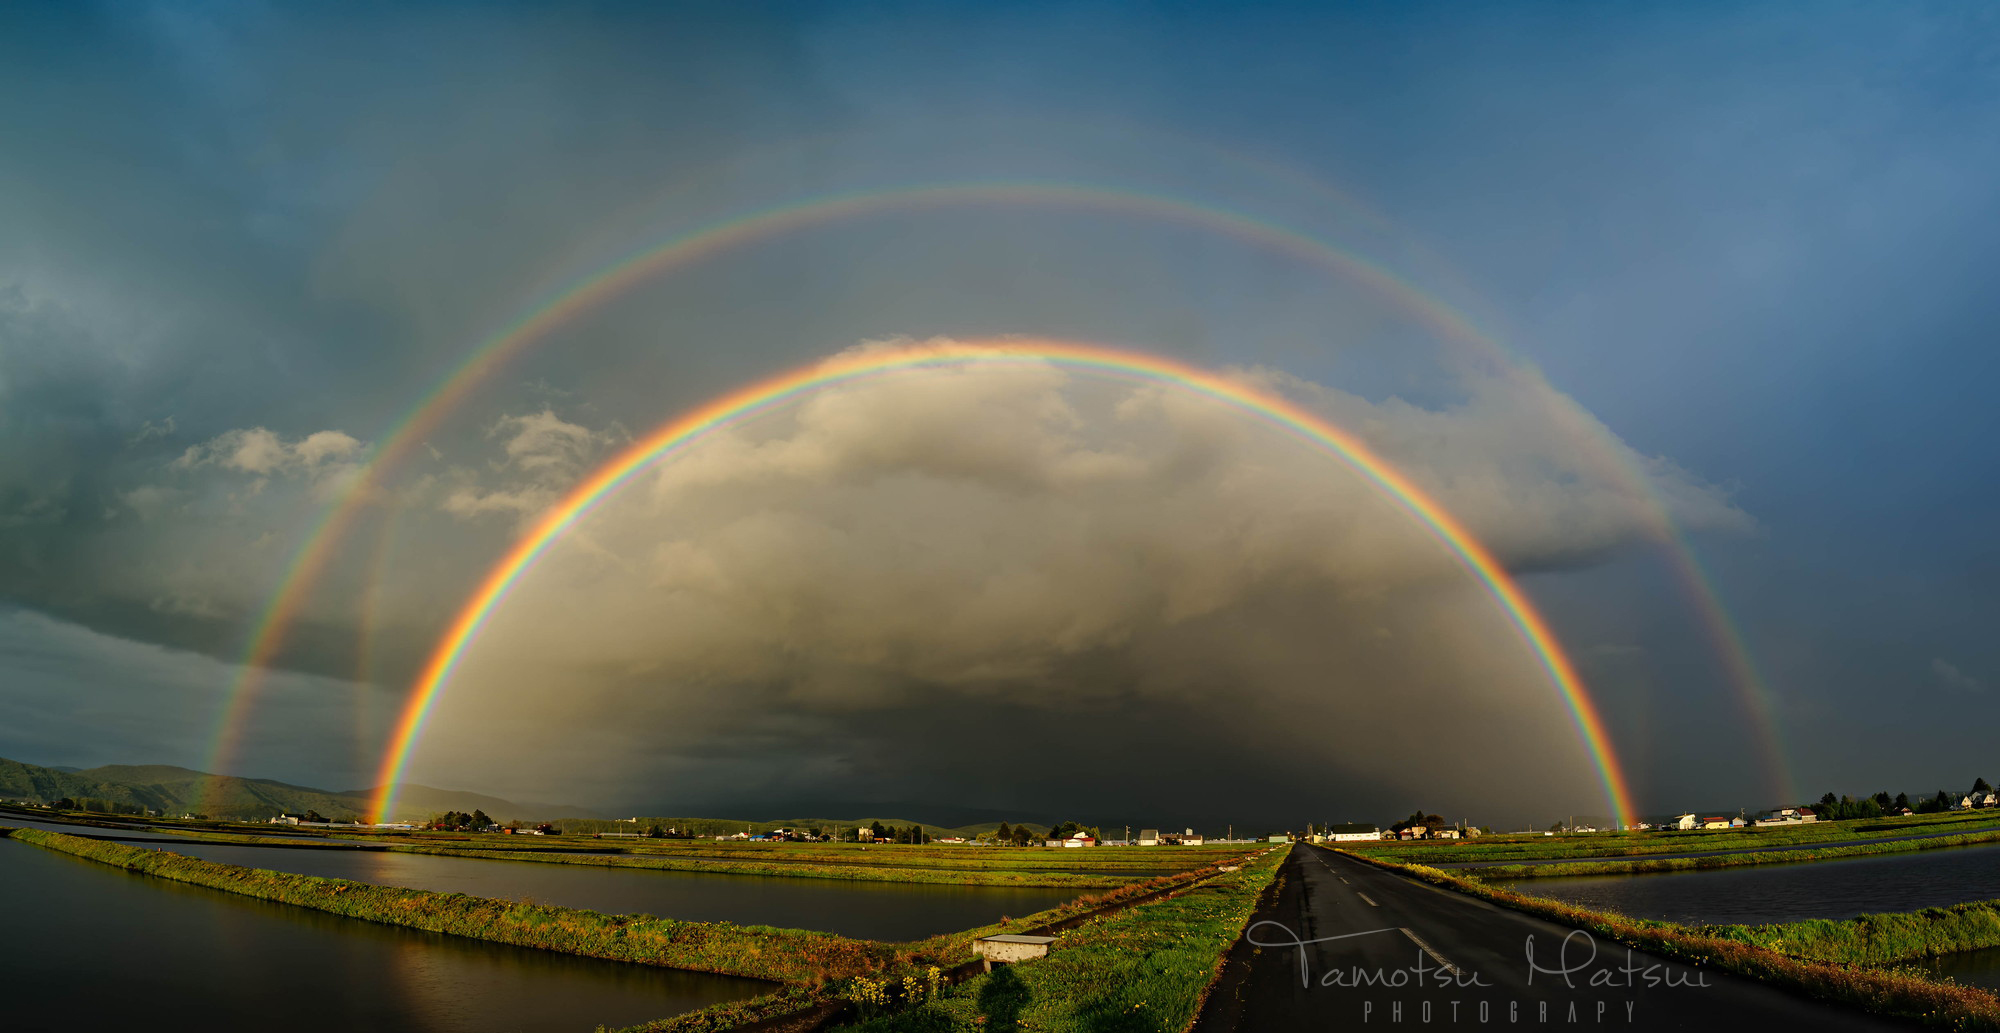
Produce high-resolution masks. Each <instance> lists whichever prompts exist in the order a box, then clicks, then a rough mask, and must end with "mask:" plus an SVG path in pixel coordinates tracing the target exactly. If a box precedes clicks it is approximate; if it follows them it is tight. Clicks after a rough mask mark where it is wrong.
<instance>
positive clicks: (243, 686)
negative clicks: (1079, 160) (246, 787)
mask: <svg viewBox="0 0 2000 1033" xmlns="http://www.w3.org/2000/svg"><path fill="white" fill-rule="evenodd" d="M964 205H973V206H977V205H1029V206H1042V207H1050V206H1054V207H1078V208H1084V209H1087V210H1091V211H1103V212H1109V213H1112V214H1119V215H1127V216H1137V217H1144V218H1155V219H1163V220H1167V221H1170V222H1173V223H1177V224H1181V225H1187V226H1191V227H1195V228H1199V229H1202V230H1204V231H1207V232H1213V233H1218V234H1222V235H1224V236H1228V237H1232V238H1235V239H1239V240H1243V241H1246V242H1249V243H1251V244H1253V245H1255V246H1257V247H1260V248H1264V249H1268V250H1271V251H1275V252H1278V253H1282V254H1286V255H1289V256H1291V257H1292V258H1294V259H1297V260H1300V261H1303V262H1306V263H1308V264H1311V265H1314V266H1318V267H1321V268H1325V269H1328V270H1330V271H1332V272H1334V273H1336V274H1338V275H1340V276H1343V277H1347V278H1351V279H1353V280H1355V281H1358V282H1360V283H1363V284H1365V285H1367V286H1369V287H1370V288H1372V289H1374V290H1375V291H1377V292H1378V293H1379V294H1381V295H1382V296H1384V297H1386V298H1388V299H1390V300H1392V301H1393V302H1395V303H1396V304H1397V305H1398V306H1400V307H1401V308H1402V309H1403V310H1404V311H1406V312H1408V313H1409V314H1411V315H1413V316H1414V317H1416V318H1417V319H1418V320H1420V321H1422V322H1423V323H1425V324H1426V325H1428V326H1429V327H1430V328H1431V329H1432V330H1433V331H1435V332H1436V333H1438V334H1439V335H1440V337H1442V338H1445V339H1449V340H1454V341H1458V342H1461V343H1464V344H1469V345H1472V346H1474V347H1476V348H1479V349H1482V350H1483V351H1484V352H1486V353H1487V354H1488V355H1489V356H1491V357H1492V358H1493V360H1494V361H1495V362H1496V363H1498V364H1501V365H1505V366H1512V368H1514V369H1515V370H1516V371H1517V372H1520V373H1522V374H1523V375H1532V376H1535V377H1537V378H1539V377H1540V374H1539V372H1538V371H1531V370H1527V369H1523V368H1522V367H1521V366H1519V365H1518V364H1516V363H1512V362H1510V361H1509V355H1508V353H1507V351H1506V349H1505V348H1503V347H1502V346H1501V345H1500V344H1499V342H1498V341H1497V340H1495V339H1494V338H1493V337H1491V336H1490V335H1488V334H1486V333H1485V332H1483V331H1482V330H1480V329H1479V328H1478V327H1477V326H1476V325H1474V324H1473V323H1472V322H1471V321H1470V320H1469V319H1467V318H1466V317H1465V316H1464V315H1462V314H1461V313H1459V312H1458V311H1456V310H1454V309H1453V308H1451V307H1450V306H1448V305H1446V304H1444V303H1442V302H1440V301H1439V300H1437V299H1436V298H1433V297H1431V296H1430V295H1428V294H1426V293H1424V292H1423V291H1422V290H1420V289H1418V288H1417V287H1416V286H1414V285H1412V284H1411V283H1409V282H1408V281H1406V280H1404V279H1402V278H1400V277H1399V276H1397V275H1395V274H1394V273H1392V272H1391V271H1389V270H1388V269H1386V268H1385V267H1383V266H1381V265H1380V264H1378V263H1375V262H1372V261H1370V260H1368V259H1366V258H1364V257H1361V256H1359V255H1357V254H1354V253H1352V252H1349V251H1346V250H1343V249H1341V248H1339V247H1337V246H1335V245H1332V244H1329V243H1327V242H1325V241H1323V240H1320V239H1317V238H1315V237H1312V236H1308V235H1305V234H1302V233H1299V232H1297V231H1295V230H1292V229H1288V228H1286V227H1283V226H1278V225H1275V224H1273V223H1270V222H1268V221H1266V220H1263V219H1260V218H1256V217H1252V216H1249V215H1245V214H1242V213H1239V212H1234V211H1230V210H1227V209H1222V208H1216V207H1212V206H1209V205H1204V204H1200V203H1196V202H1193V201H1188V200H1185V199H1181V198H1177V197H1172V196H1166V195H1159V194H1151V193H1145V192H1139V191H1133V190H1129V189H1124V188H1115V187H1105V186H1093V185H1078V184H1063V183H1037V182H1005V181H998V182H973V183H946V184H918V185H904V186H897V187H892V188H888V189H881V190H872V191H864V192H853V193H844V194H833V195H824V196H819V197H812V198H807V199H802V200H799V201H797V202H794V203H789V204H784V205H780V206H775V207H770V208H765V209H760V210H754V211H749V212H743V213H739V214H737V215H734V216H731V217H729V218H727V219H724V220H720V221H716V222H711V223H708V224H705V225H700V226H696V227H694V228H692V229H690V230H688V231H686V232H684V233H681V234H679V235H677V236H675V237H672V238H670V239H668V240H665V241H663V242H660V243H658V244H655V245H652V246H648V247H646V248H644V249H641V250H639V251H636V252H632V253H630V254H627V255H625V256H624V257H622V258H620V259H618V260H617V261H615V262H613V263H611V264H609V265H607V266H604V267H601V268H599V269H598V270H596V271H595V272H593V273H590V274H589V275H587V276H584V277H583V278H581V279H579V280H576V281H573V282H571V283H569V284H567V285H566V286H564V287H562V288H560V289H558V290H556V291H555V292H553V293H551V294H550V295H548V296H546V297H545V299H544V300H543V301H542V302H540V303H538V304H537V305H535V306H534V307H531V308H529V309H527V310H526V311H525V312H523V313H522V314H521V315H520V316H519V317H518V318H516V319H515V320H514V321H512V322H510V323H508V324H506V325H505V326H503V327H501V328H499V329H498V331H497V332H495V333H494V334H492V335H491V336H489V337H487V338H485V339H484V340H482V341H480V342H479V343H478V345H476V346H475V347H474V348H473V349H472V350H471V351H470V353H469V354H468V355H467V356H466V357H465V359H464V360H463V361H461V362H460V363H459V364H457V365H456V366H454V367H452V368H450V369H449V370H448V371H447V372H446V374H445V376H444V377H443V378H442V379H441V380H440V381H439V382H438V383H437V384H436V385H435V386H434V387H433V388H432V389H431V390H430V392H429V393H427V394H425V395H424V396H422V397H421V398H420V399H419V400H418V401H417V403H416V404H415V405H414V406H413V407H412V408H411V409H410V410H409V411H408V412H407V413H405V414H404V416H403V417H402V418H401V419H400V420H398V421H397V422H396V423H394V424H392V425H391V426H390V427H389V428H388V429H387V430H386V431H385V433H384V434H382V435H381V436H380V437H379V438H378V439H377V440H378V444H377V445H376V446H375V447H374V448H372V449H371V450H370V453H369V455H368V457H367V462H366V464H365V466H364V467H363V469H362V471H361V473H360V475H359V476H357V477H355V478H354V479H353V480H352V481H350V482H349V484H348V486H347V487H346V488H345V489H343V490H342V491H341V493H340V494H339V495H338V496H337V497H336V499H335V500H334V502H333V503H332V504H331V505H330V506H328V507H327V509H326V510H325V511H324V512H323V514H322V516H321V517H320V519H319V520H318V521H317V523H315V524H313V525H311V526H310V527H309V528H308V529H307V532H306V534H305V535H304V538H303V540H302V544H301V545H300V547H299V549H298V551H297V552H296V553H295V554H294V555H293V558H292V560H291V562H290V563H289V564H288V566H287V567H286V568H285V570H284V571H283V573H282V574H281V576H280V578H279V580H278V583H277V585H276V587H275V590H274V591H273V593H272V596H271V598H270V600H269V602H268V603H267V604H266V606H265V608H264V609H263V611H262V612H261V613H260V614H259V615H258V617H257V619H256V620H255V621H254V622H253V624H252V626H251V629H250V632H249V634H248V636H247V638H246V644H245V649H244V654H243V658H242V662H241V665H240V667H239V674H238V676H237V678H236V682H235V684H234V685H233V686H232V687H231V690H230V692H229V694H228V696H227V697H226V699H225V703H224V707H223V711H222V713H221V715H220V717H219V720H218V722H217V724H216V728H215V732H214V737H213V739H212V746H211V751H210V756H209V760H208V762H207V764H206V765H205V767H206V768H207V769H208V770H210V771H216V772H225V771H227V770H229V768H230V767H231V766H232V753H233V751H234V750H235V748H236V744H237V743H238V741H239V740H240V738H241V736H242V733H243V730H244V724H245V720H246V717H247V714H248V712H249V708H250V706H251V705H252V703H253V701H254V699H255V697H256V696H257V692H256V690H257V688H258V686H259V684H260V683H261V680H262V678H263V677H264V675H265V672H266V670H267V669H268V668H269V666H270V664H271V661H272V660H273V658H274V657H275V656H276V655H277V653H278V650H279V649H280V648H281V647H282V645H283V644H284V642H285V638H286V635H287V633H288V631H289V629H290V628H291V627H292V626H294V625H295V624H296V622H297V621H298V619H299V616H300V613H301V611H302V609H303V606H304V604H305V602H306V600H307V599H308V598H309V597H310V595H311V592H312V590H313V587H314V586H315V585H317V584H318V583H319V581H320V579H321V577H322V575H323V574H324V573H325V571H326V569H327V565H328V564H329V562H330V561H331V559H332V557H333V556H334V555H335V554H336V551H337V550H336V546H337V545H338V544H339V543H340V542H341V541H342V540H344V539H345V538H346V537H347V536H348V535H349V533H350V532H351V530H352V529H353V526H354V523H355V521H356V520H357V519H358V518H359V515H360V514H361V513H362V512H363V511H364V510H365V508H366V504H367V502H368V500H369V499H370V498H373V497H376V496H377V495H379V494H380V489H381V487H382V485H383V483H384V480H385V478H386V477H387V476H388V475H389V472H390V471H391V470H393V469H395V468H397V467H398V466H399V465H400V464H401V463H402V462H403V461H404V460H405V459H406V458H407V457H408V456H409V455H410V454H411V453H412V452H413V451H415V450H416V449H417V447H418V446H419V445H421V444H422V443H423V442H424V440H425V437H426V436H427V435H428V434H430V433H431V432H432V431H434V430H435V429H437V428H438V427H439V426H440V425H441V424H442V423H443V422H444V420H445V418H446V417H447V416H448V415H450V414H451V413H452V412H453V411H454V410H455V409H456V408H457V407H458V406H459V405H460V403H462V402H463V401H464V400H465V399H466V398H468V397H470V396H471V394H472V392H473V391H474V390H476V389H477V388H478V387H479V386H480V385H481V384H483V383H485V382H486V381H487V380H488V379H490V378H491V376H492V375H493V374H494V373H495V372H497V371H498V370H499V369H501V368H502V367H503V366H504V365H505V364H506V363H507V362H508V361H510V360H511V359H513V358H514V357H515V356H517V355H519V354H520V353H521V352H523V351H524V350H526V349H528V348H529V347H531V346H533V345H534V344H535V343H536V342H538V341H541V340H545V339H546V338H547V337H548V336H549V334H551V333H552V332H554V331H555V330H556V329H558V328H560V327H562V326H564V325H566V324H568V323H570V322H572V321H575V320H577V319H579V318H582V317H583V316H585V315H587V314H589V313H591V312H593V311H596V310H598V309H599V308H601V307H602V306H604V305H606V304H608V303H609V302H611V301H612V300H613V299H615V298H617V297H619V296H620V295H622V294H623V293H625V292H626V291H628V290H631V289H632V288H634V287H636V286H637V285H639V284H641V283H644V282H646V281H648V280H650V279H651V278H653V277H656V276H659V275H661V274H663V273H666V272H669V271H672V270H675V269H680V268H685V267H687V266H690V265H693V264H695V263H698V262H701V261H704V260H707V259H709V258H711V257H715V256H719V255H722V254H725V253H727V252H729V251H731V250H734V249H737V248H742V247H747V246H750V245H753V244H756V243H759V242H762V241H766V240H769V239H771V238H774V237H777V236H779V235H782V234H786V233H791V232H798V231H802V230H806V229H810V228H813V227H816V226H820V225H826V224H830V223H835V222H838V221H841V220H844V219H849V218H856V217H861V216H866V215H870V214H875V213H889V212H898V211H905V210H924V209H930V208H942V207H950V206H964ZM1550 397H1551V398H1552V399H1556V400H1558V408H1559V409H1560V410H1561V411H1560V412H1559V413H1558V415H1559V416H1560V417H1562V418H1563V419H1564V420H1565V421H1566V422H1567V423H1569V424H1570V427H1571V433H1573V434H1574V435H1576V436H1577V437H1578V438H1579V439H1580V440H1583V441H1586V442H1590V443H1593V445H1594V448H1595V450H1596V453H1597V455H1598V456H1599V457H1600V458H1601V459H1603V460H1604V461H1605V462H1606V463H1607V466H1608V468H1609V469H1610V470H1611V471H1612V472H1613V474H1614V476H1617V477H1618V478H1620V479H1623V480H1625V481H1626V482H1627V483H1629V484H1631V485H1632V486H1633V487H1634V489H1635V491H1637V492H1638V493H1639V494H1640V495H1641V496H1642V498H1643V499H1644V501H1645V503H1646V509H1647V513H1648V515H1647V519H1648V521H1649V523H1651V524H1652V526H1653V530H1654V532H1655V534H1656V535H1657V537H1658V539H1659V540H1660V542H1661V543H1662V544H1663V545H1664V546H1665V547H1666V549H1667V551H1668V553H1669V554H1670V555H1671V556H1672V558H1673V560H1674V568H1675V571H1676V573H1677V574H1678V575H1679V580H1680V582H1681V584H1682V585H1683V587H1684V590H1685V591H1686V593H1687V595H1688V597H1689V598H1690V600H1691V601H1692V602H1693V603H1694V604H1695V606H1696V608H1697V609H1698V610H1699V611H1700V612H1701V614H1702V617H1703V619H1704V623H1705V624H1706V626H1707V628H1708V629H1709V633H1710V635H1711V637H1712V638H1713V640H1714V641H1715V643H1716V644H1717V646H1718V648H1719V651H1720V653H1721V654H1722V656H1723V659H1724V661H1725V666H1726V668H1727V670H1728V673H1729V676H1730V678H1731V681H1732V682H1733V683H1734V685H1735V687H1736V689H1737V691H1738V693H1739V695H1741V697H1742V698H1743V699H1744V701H1745V702H1746V704H1747V708H1748V710H1749V713H1750V715H1751V717H1752V719H1753V725H1754V726H1755V727H1756V729H1757V730H1758V731H1759V732H1760V733H1761V737H1762V739H1763V745H1764V751H1763V756H1764V760H1765V761H1766V763H1767V764H1769V765H1770V770H1771V772H1772V781H1773V784H1774V786H1777V787H1779V790H1780V792H1781V793H1782V794H1783V795H1785V796H1786V798H1787V799H1789V798H1790V797H1791V795H1792V790H1791V786H1790V778H1789V764H1788V762H1787V760H1786V752H1787V751H1786V750H1785V747H1784V743H1783V740H1782V737H1781V735H1780V732H1779V728H1778V724H1777V721H1776V719H1775V709H1776V707H1775V702H1774V700H1773V698H1772V694H1771V690H1770V688H1769V686H1768V685H1767V684H1766V683H1765V681H1764V679H1763V678H1762V676H1761V675H1760V674H1759V672H1758V671H1757V669H1756V665H1755V663H1754V660H1752V658H1751V656H1750V654H1749V652H1748V650H1747V648H1745V646H1744V642H1743V636H1742V634H1741V632H1740V631H1739V630H1738V628H1737V626H1736V622H1735V621H1734V620H1733V619H1732V618H1731V616H1730V615H1729V613H1728V611H1727V609H1726V608H1725V607H1724V606H1723V604H1722V601H1721V598H1720V596H1719V594H1718V593H1717V592H1716V591H1715V588H1714V586H1713V585H1712V584H1711V582H1710V579H1709V578H1708V577H1707V575H1706V574H1705V572H1703V571H1702V569H1701V567H1700V563H1699V561H1698V560H1697V559H1696V557H1695V555H1694V553H1693V551H1692V548H1691V546H1690V545H1689V544H1688V542H1687V541H1686V539H1685V537H1684V536H1683V535H1681V534H1680V533H1679V531H1678V530H1677V528H1675V526H1674V524H1673V521H1672V519H1671V517H1670V515H1669V514H1668V513H1667V511H1666V508H1665V505H1664V504H1663V502H1662V501H1661V499H1660V498H1659V497H1658V496H1657V494H1656V493H1655V492H1653V490H1652V489H1651V487H1650V482H1649V481H1648V479H1647V477H1646V475H1645V474H1644V472H1643V471H1640V470H1637V469H1636V468H1634V467H1633V466H1632V465H1631V464H1630V463H1629V462H1628V461H1627V460H1625V459H1624V458H1623V457H1622V455H1621V453H1620V450H1619V447H1618V446H1617V444H1616V443H1615V441H1613V440H1611V439H1610V438H1609V432H1608V431H1607V430H1605V429H1604V428H1602V427H1601V425H1599V424H1597V423H1596V421H1595V420H1594V419H1593V418H1591V417H1590V416H1589V414H1588V413H1585V412H1582V411H1581V409H1580V407H1579V406H1576V405H1575V404H1574V403H1573V402H1569V400H1568V399H1567V398H1566V396H1563V395H1561V394H1560V393H1557V392H1554V391H1553V389H1551V391H1550ZM1564 402H1567V403H1568V404H1567V405H1563V404H1561V403H1564Z"/></svg>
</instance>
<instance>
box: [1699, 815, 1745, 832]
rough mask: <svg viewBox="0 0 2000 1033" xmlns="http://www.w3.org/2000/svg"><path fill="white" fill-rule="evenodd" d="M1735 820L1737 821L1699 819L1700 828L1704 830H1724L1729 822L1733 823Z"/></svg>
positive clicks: (1730, 819) (1732, 819) (1729, 819)
mask: <svg viewBox="0 0 2000 1033" xmlns="http://www.w3.org/2000/svg"><path fill="white" fill-rule="evenodd" d="M1735 820H1737V819H1734V818H1703V819H1701V827H1702V828H1704V829H1726V828H1728V827H1729V826H1730V823H1731V822H1733V821H1735Z"/></svg>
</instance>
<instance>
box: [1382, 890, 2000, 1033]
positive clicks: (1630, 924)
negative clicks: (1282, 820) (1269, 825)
mask: <svg viewBox="0 0 2000 1033" xmlns="http://www.w3.org/2000/svg"><path fill="white" fill-rule="evenodd" d="M1342 853H1346V854H1348V855H1349V856H1352V857H1356V858H1358V859H1360V860H1362V861H1366V862H1368V863H1370V864H1374V865H1377V866H1380V867H1383V868H1388V869H1391V870H1393V871H1399V872H1403V873H1404V874H1407V875H1411V876H1414V877H1416V878H1418V879H1422V880H1424V881H1425V882H1429V883H1432V884H1434V885H1438V886H1443V887H1446V888H1447V889H1452V890H1457V891H1458V892H1460V893H1465V894H1468V895H1470V896H1474V897H1478V898H1480V899H1482V900H1486V901H1490V902H1492V903H1494V904H1498V905H1500V906H1502V907H1507V908H1512V909H1514V910H1516V911H1521V912H1525V913H1527V914H1531V915H1535V916H1537V917H1540V918H1546V919H1549V920H1550V921H1554V922H1560V923H1562V924H1564V925H1570V926H1575V927H1576V928H1579V929H1586V930H1589V931H1590V932H1591V933H1592V934H1593V935H1596V936H1600V937H1604V938H1606V939H1611V940H1616V941H1617V942H1619V943H1623V944H1626V945H1627V946H1630V947H1634V948H1637V949H1640V950H1645V951H1650V952H1652V953H1654V954H1658V955H1660V956H1662V957H1667V958H1673V959H1677V960H1680V961H1684V962H1687V963H1690V964H1696V965H1705V966H1709V967H1713V968H1718V969H1721V970H1723V971H1725V972H1732V973H1735V974H1737V975H1740V976H1747V977H1749V978H1752V979H1758V980H1762V981H1764V982H1767V983H1771V984H1773V985H1775V986H1780V987H1783V988H1785V989H1788V990H1792V991H1794V992H1797V993H1800V994H1803V995H1805V996H1808V997H1812V998H1816V999H1819V1000H1823V1001H1829V1002H1832V1003H1835V1004H1840V1005H1845V1006H1848V1007H1853V1008H1859V1009H1861V1010H1864V1011H1868V1012H1871V1013H1874V1014H1877V1015H1883V1016H1887V1017H1890V1018H1894V1019H1902V1020H1906V1021H1913V1022H1918V1023H1922V1024H1924V1025H1927V1026H1938V1027H1943V1028H1947V1029H1979V1030H2000V997H1996V996H1995V995H1993V994H1992V993H1989V992H1987V991H1984V990H1980V989H1976V988H1973V987H1966V986H1960V985H1958V984H1955V983H1941V982H1936V981H1934V980H1930V979H1926V978H1924V977H1923V976H1922V975H1920V974H1917V973H1913V972H1908V971H1902V970H1895V971H1884V970H1880V969H1875V968H1869V967H1865V966H1858V965H1844V964H1835V963H1833V962H1831V961H1827V960H1815V959H1806V958H1801V957H1795V956H1792V955H1790V954H1788V953H1781V952H1780V951H1778V950H1773V949H1771V948H1770V947H1768V946H1765V945H1763V944H1760V943H1757V942H1753V941H1752V939H1751V938H1749V937H1742V936H1729V935H1719V934H1718V933H1717V932H1716V931H1715V930H1713V929H1689V928H1686V927H1683V926H1679V925H1675V924H1673V923H1671V922H1654V921H1646V920H1641V919H1632V918H1627V917H1625V916H1623V915H1618V914H1613V913H1609V912H1603V911H1593V910H1590V909H1588V908H1581V907H1577V906H1576V905H1574V904H1568V903H1564V902H1562V901H1556V900H1549V899H1546V898H1543V897H1533V896H1527V895H1525V894H1520V893H1515V892H1513V891H1511V890H1503V889H1498V888H1496V887H1493V886H1489V885H1487V884H1485V883H1483V882H1481V881H1479V880H1478V879H1474V878H1469V877H1467V876H1464V875H1460V874H1457V873H1455V872H1449V871H1445V870H1443V869H1440V868H1431V867H1428V866H1425V865H1410V864H1401V863H1398V862H1395V861H1389V860H1385V859H1383V858H1380V857H1371V856H1368V854H1366V853H1365V852H1361V851H1342ZM1873 917H1881V916H1873ZM1806 924H1811V923H1806Z"/></svg>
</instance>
